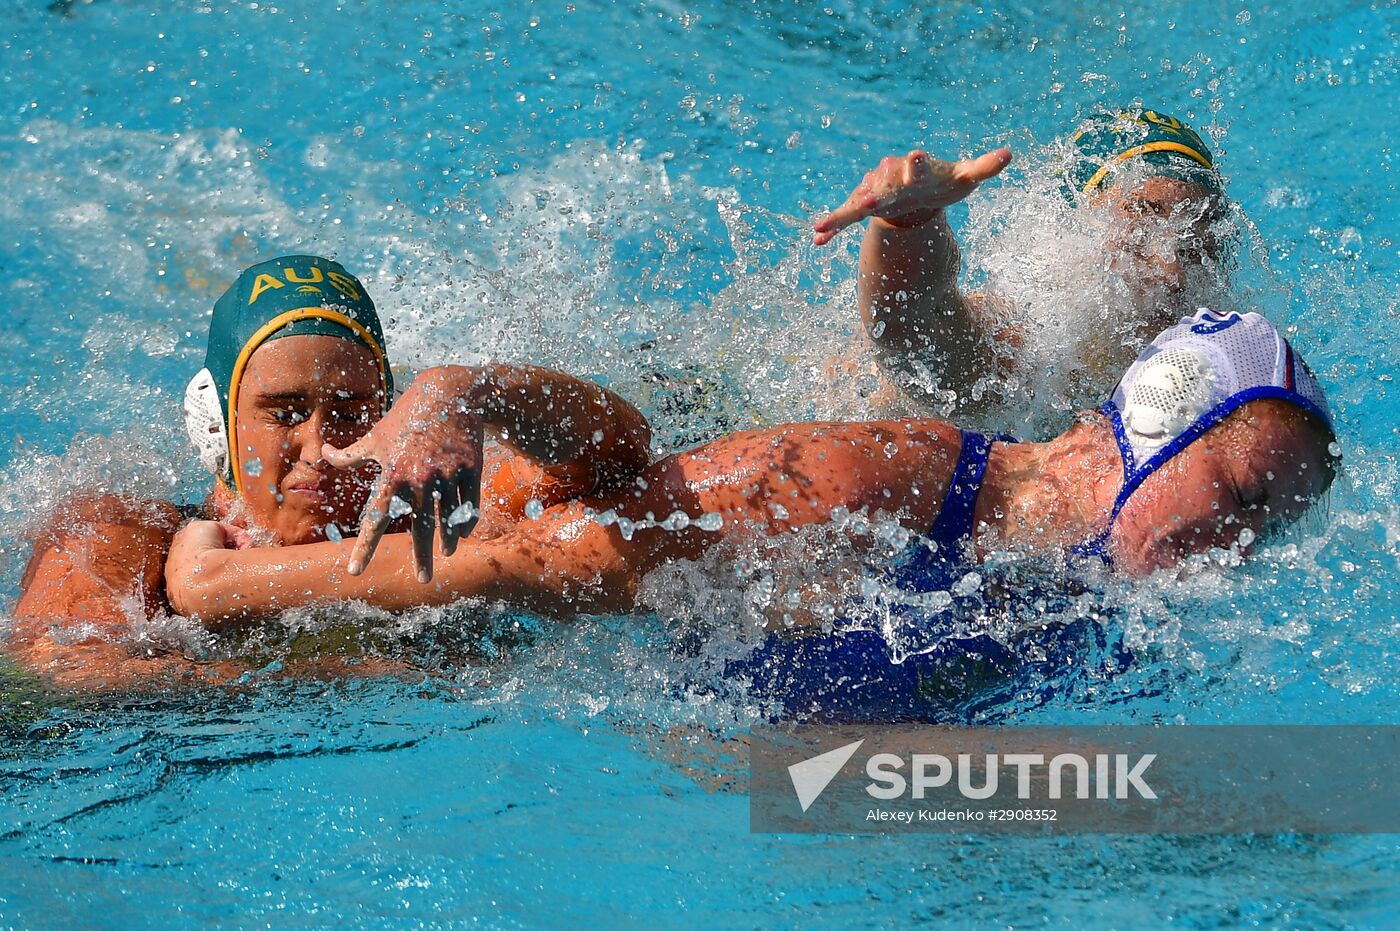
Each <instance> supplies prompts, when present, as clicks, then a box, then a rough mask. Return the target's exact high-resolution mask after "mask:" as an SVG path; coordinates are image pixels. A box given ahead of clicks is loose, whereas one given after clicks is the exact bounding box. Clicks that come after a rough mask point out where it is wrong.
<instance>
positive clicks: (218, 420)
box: [185, 368, 228, 478]
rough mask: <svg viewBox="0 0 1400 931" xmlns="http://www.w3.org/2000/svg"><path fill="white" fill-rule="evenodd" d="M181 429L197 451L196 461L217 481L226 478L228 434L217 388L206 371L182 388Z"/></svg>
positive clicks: (200, 372)
mask: <svg viewBox="0 0 1400 931" xmlns="http://www.w3.org/2000/svg"><path fill="white" fill-rule="evenodd" d="M185 430H186V431H187V432H188V433H189V436H190V442H192V443H194V447H195V449H197V450H199V461H200V462H201V463H202V464H203V465H204V467H205V468H206V469H208V470H209V471H210V472H213V473H214V474H215V475H216V476H219V477H221V478H228V431H227V430H226V429H225V427H224V413H223V410H222V407H221V405H220V404H219V389H218V388H217V387H216V386H215V384H214V376H213V374H212V373H210V371H209V370H208V369H207V368H204V369H200V370H199V374H198V375H196V376H195V377H194V378H191V379H190V383H189V385H187V386H186V387H185Z"/></svg>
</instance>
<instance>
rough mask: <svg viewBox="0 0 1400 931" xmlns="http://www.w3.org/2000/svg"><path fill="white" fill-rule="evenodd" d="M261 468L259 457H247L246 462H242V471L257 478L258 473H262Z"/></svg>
mask: <svg viewBox="0 0 1400 931" xmlns="http://www.w3.org/2000/svg"><path fill="white" fill-rule="evenodd" d="M262 470H263V465H262V460H261V459H256V458H254V459H249V460H248V461H247V462H245V463H243V471H244V472H247V473H248V474H249V475H251V476H253V478H257V477H258V476H259V475H262Z"/></svg>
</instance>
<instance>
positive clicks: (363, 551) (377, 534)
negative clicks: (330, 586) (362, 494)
mask: <svg viewBox="0 0 1400 931" xmlns="http://www.w3.org/2000/svg"><path fill="white" fill-rule="evenodd" d="M392 498H393V495H392V494H391V493H390V492H389V490H388V489H387V488H381V489H380V492H379V494H378V495H377V496H375V497H374V498H372V499H371V503H370V504H368V505H366V507H365V511H364V513H363V514H362V515H360V532H359V535H358V536H356V537H355V547H354V549H352V550H351V551H350V563H349V565H348V566H347V569H348V570H349V572H350V574H351V575H359V574H360V573H361V572H364V571H365V567H366V566H368V565H369V561H370V560H371V559H373V558H374V551H375V548H376V547H378V546H379V541H380V540H381V539H382V538H383V536H384V531H386V530H388V529H389V524H390V521H391V518H390V517H389V501H390V499H392Z"/></svg>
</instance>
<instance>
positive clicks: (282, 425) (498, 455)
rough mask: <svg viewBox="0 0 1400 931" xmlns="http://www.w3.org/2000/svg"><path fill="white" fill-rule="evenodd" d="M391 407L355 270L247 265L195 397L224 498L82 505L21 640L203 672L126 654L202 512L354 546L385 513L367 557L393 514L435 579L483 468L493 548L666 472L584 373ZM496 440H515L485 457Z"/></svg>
mask: <svg viewBox="0 0 1400 931" xmlns="http://www.w3.org/2000/svg"><path fill="white" fill-rule="evenodd" d="M392 399H393V376H392V374H391V371H390V367H389V357H388V354H387V351H386V347H385V344H384V335H383V331H382V329H381V327H380V322H379V316H378V314H377V312H376V311H375V307H374V303H373V302H372V301H371V300H370V297H369V295H368V294H367V292H366V291H365V289H364V286H363V285H362V284H361V283H360V282H359V281H358V280H357V279H356V278H355V277H354V276H353V275H351V274H350V273H349V272H348V271H346V270H345V269H344V268H343V267H342V266H341V265H339V264H338V263H336V262H333V261H329V260H327V259H324V258H319V257H316V256H306V255H294V256H285V257H282V258H277V259H273V260H271V261H268V262H263V263H261V264H258V265H255V266H253V267H251V268H249V269H247V270H246V271H244V272H243V274H242V275H240V276H239V278H238V279H237V281H235V282H234V284H233V285H232V286H231V287H230V288H229V289H228V290H227V292H225V293H224V295H223V296H222V297H221V298H220V299H219V300H218V302H217V303H216V304H215V306H214V313H213V316H212V318H211V319H210V324H209V340H208V349H207V352H206V355H205V365H204V368H203V370H201V371H200V372H199V373H198V374H197V375H196V376H195V377H194V379H193V380H192V381H191V382H190V384H189V388H188V390H187V393H186V400H185V409H186V420H187V426H188V428H189V433H190V437H191V439H192V440H193V441H194V443H195V446H196V448H197V449H198V451H199V456H200V460H201V462H202V463H203V464H204V465H205V467H206V468H208V469H209V470H210V471H211V472H212V473H213V475H214V486H213V489H212V490H211V492H210V494H209V496H208V498H207V499H206V500H205V502H204V503H203V505H202V506H199V507H194V508H189V509H185V510H184V512H183V513H182V510H181V509H178V508H176V507H175V506H173V505H171V504H169V503H166V502H159V501H133V500H129V499H125V498H120V497H116V496H100V497H89V498H84V499H80V500H78V501H76V502H73V503H70V504H69V505H68V506H67V507H65V508H64V509H63V510H62V512H61V513H60V514H59V515H57V517H56V518H55V519H54V520H53V521H52V523H51V524H50V526H48V527H47V528H46V529H45V530H44V531H43V532H42V533H41V534H40V535H39V538H38V539H37V540H36V543H35V548H34V553H33V556H32V557H31V559H30V563H29V566H28V568H27V570H26V571H25V574H24V577H23V580H22V582H21V588H20V597H19V601H18V604H17V605H16V607H15V611H14V614H15V618H16V626H15V629H14V631H13V633H12V635H11V637H10V639H9V642H8V644H7V648H8V649H9V650H10V652H11V653H12V654H15V655H18V656H19V657H21V658H22V659H23V660H24V661H25V662H26V664H27V665H28V666H30V667H31V668H33V669H36V670H40V671H46V672H49V673H51V674H52V675H53V677H54V678H55V679H56V680H58V681H60V682H70V683H77V682H82V683H85V684H89V685H91V684H94V683H100V682H102V681H104V680H109V681H119V680H128V679H131V678H133V677H143V676H152V675H159V674H163V673H165V672H170V671H176V670H178V671H180V672H182V673H188V672H190V671H192V668H191V667H189V665H188V664H184V663H181V662H179V661H178V660H176V659H172V658H169V657H164V656H161V655H159V654H158V651H154V649H152V650H151V651H143V650H138V651H137V652H145V654H146V655H142V656H133V655H132V650H131V649H130V648H129V647H128V646H127V645H126V644H124V643H123V638H124V637H126V635H127V633H128V631H129V630H130V628H131V625H132V622H133V621H135V620H142V619H146V618H149V617H152V616H155V615H157V614H159V613H161V612H163V611H167V610H168V605H167V604H166V600H165V590H166V585H165V579H164V571H163V570H164V566H165V561H166V557H167V554H168V551H169V549H170V543H171V539H172V537H173V536H174V534H175V531H176V530H177V529H178V527H179V526H180V524H181V523H182V521H183V520H184V519H185V518H187V517H189V516H192V515H193V516H199V517H204V518H210V519H212V520H214V521H218V523H216V524H206V525H205V526H213V527H219V528H222V530H221V532H222V533H224V534H226V535H227V537H226V538H221V540H226V542H228V543H229V544H230V545H238V546H248V547H254V546H255V547H280V546H299V545H304V544H310V543H316V542H318V541H324V540H328V539H341V538H343V537H352V536H355V535H356V534H357V532H358V530H359V525H360V520H361V514H362V512H363V513H367V514H368V518H369V522H370V523H369V524H368V526H367V527H366V532H365V533H363V534H361V535H359V536H358V537H357V538H356V539H355V540H353V541H351V542H352V543H353V544H354V545H356V546H358V550H357V551H356V552H357V554H358V557H357V558H359V559H361V560H363V559H367V558H368V556H369V553H370V552H371V551H372V549H373V545H374V543H375V542H376V541H377V540H378V538H379V536H380V535H382V534H383V533H384V532H385V531H386V530H387V529H389V528H390V524H391V522H393V523H394V524H395V527H396V529H409V530H410V531H411V532H410V535H411V536H413V537H414V538H415V539H417V541H418V552H419V554H420V562H419V563H418V564H417V568H416V572H417V573H419V574H421V575H422V577H423V578H425V579H426V577H427V575H428V573H429V572H430V571H431V562H430V559H431V553H432V541H433V536H434V533H435V532H437V533H438V535H439V539H440V545H441V546H442V548H443V550H444V551H445V552H451V551H452V549H453V547H454V546H455V545H456V541H457V539H458V538H459V537H460V536H461V535H463V534H465V533H467V532H471V531H472V530H473V525H474V524H475V522H476V507H475V505H476V504H477V500H478V495H479V494H480V488H481V480H482V477H483V474H484V476H485V481H486V488H487V492H486V496H487V499H488V507H487V514H486V522H485V524H484V526H482V527H480V528H477V531H478V532H480V533H482V534H483V535H486V536H489V535H491V534H493V533H496V532H499V530H500V528H501V527H502V526H503V525H504V524H505V523H508V522H509V521H510V520H511V519H518V518H519V517H521V516H522V511H523V508H524V503H525V502H526V501H527V500H529V499H531V498H538V499H541V500H544V501H553V500H555V499H556V498H558V497H560V496H572V495H577V494H582V493H587V492H596V491H599V490H602V489H605V488H608V487H611V485H612V484H614V483H616V481H618V480H619V479H620V477H625V476H630V475H632V474H634V473H635V472H637V471H638V470H640V469H641V468H642V467H643V466H645V465H646V463H647V444H648V442H649V439H650V433H649V429H648V427H647V424H646V421H645V419H644V418H643V417H642V416H641V415H640V414H639V413H637V412H636V410H635V409H633V408H632V407H631V406H630V405H629V404H627V403H626V402H625V401H623V400H621V399H620V398H618V397H616V396H614V395H612V394H610V393H609V392H607V391H605V390H603V389H601V388H599V387H597V386H595V385H592V384H589V383H586V382H582V381H579V380H578V379H575V378H572V377H569V376H567V375H562V374H559V373H554V372H548V371H545V370H543V369H536V368H530V367H515V366H488V367H484V368H463V367H459V366H447V367H440V368H433V369H429V370H427V371H425V372H423V373H422V374H420V375H419V376H418V377H417V378H416V379H415V380H414V381H413V383H412V385H411V386H410V387H409V388H408V390H407V391H406V392H405V393H404V395H403V396H402V397H401V398H399V399H398V400H397V401H395V402H393V403H392V406H391V400H392ZM376 425H377V429H376V430H375V431H374V435H373V437H372V438H369V439H366V434H367V433H368V432H369V431H370V429H371V427H375V426H376ZM483 431H487V432H489V433H491V434H493V435H495V436H497V438H498V439H500V440H501V441H502V444H503V445H498V446H495V447H492V450H493V454H492V456H491V458H490V460H489V461H485V462H484V461H483V449H482V434H483ZM328 447H329V448H328ZM342 448H344V449H345V451H343V452H342V451H340V449H342ZM376 461H377V462H378V463H379V464H380V466H381V469H380V470H378V474H377V475H376V470H375V469H374V467H373V463H374V462H376ZM376 482H377V485H376ZM376 488H377V490H376ZM399 512H411V513H412V517H411V518H410V517H408V516H400V515H399ZM396 518H397V519H396ZM307 593H308V595H312V596H314V597H316V598H333V597H336V588H335V586H334V584H333V583H332V582H330V581H328V580H326V579H325V578H323V579H321V580H320V581H319V582H317V583H316V584H315V585H313V586H312V587H311V588H310V589H308V590H307ZM128 639H129V638H128ZM201 668H204V669H205V671H208V672H210V673H211V674H213V675H216V676H221V675H223V674H225V673H227V672H228V671H229V669H228V668H226V667H201Z"/></svg>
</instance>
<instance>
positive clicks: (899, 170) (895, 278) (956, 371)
mask: <svg viewBox="0 0 1400 931" xmlns="http://www.w3.org/2000/svg"><path fill="white" fill-rule="evenodd" d="M1010 161H1011V150H1010V149H995V150H993V151H991V152H988V153H986V154H985V155H983V156H981V157H980V158H976V159H964V160H963V161H959V162H945V161H941V160H939V159H935V158H933V157H932V156H930V155H929V154H928V153H927V152H923V151H914V152H910V153H909V154H908V155H906V156H904V157H903V158H896V157H894V156H890V157H888V158H886V159H884V160H883V161H881V162H880V164H879V166H877V167H876V168H875V170H874V171H871V172H870V173H869V174H867V175H866V176H865V178H864V179H863V180H862V181H861V183H860V184H859V185H857V187H856V189H855V190H854V191H852V192H851V195H850V197H848V198H847V199H846V202H845V203H844V204H842V205H841V206H840V207H838V208H837V209H836V210H834V211H832V212H831V213H829V214H827V215H826V216H825V217H822V218H821V219H820V220H818V221H817V223H816V225H815V227H814V236H813V241H814V242H815V243H816V244H817V245H823V244H825V243H827V242H830V241H831V240H832V239H833V238H834V237H835V236H836V235H837V233H839V232H840V231H841V230H843V229H845V228H846V227H847V226H850V225H852V224H855V223H859V222H860V221H861V220H865V219H869V221H870V224H869V227H868V229H867V230H866V234H865V240H864V242H863V243H862V245H861V251H860V270H859V279H858V289H859V296H860V310H861V316H862V318H863V320H864V322H865V329H866V333H867V334H868V335H869V336H870V339H871V341H872V342H873V343H874V344H875V347H876V349H877V351H878V352H879V354H880V359H881V362H882V363H883V364H884V365H886V366H887V367H889V368H892V369H894V370H896V371H899V372H901V373H907V372H909V371H910V370H911V369H912V366H913V363H915V362H925V363H932V364H933V365H935V366H936V367H937V369H938V373H939V375H940V377H941V379H942V384H943V387H945V388H949V389H952V390H954V391H956V392H957V393H958V394H959V396H963V395H965V394H966V393H967V390H968V389H969V388H971V387H972V385H974V384H975V383H976V382H977V380H978V379H979V378H980V377H982V376H983V375H985V374H987V372H988V360H989V359H990V358H991V357H992V355H991V354H990V353H988V352H987V347H988V346H989V345H990V344H991V342H992V340H993V337H994V336H995V335H996V334H995V333H993V332H990V329H989V327H990V321H988V320H987V317H986V314H985V313H984V306H983V300H982V299H981V298H980V296H972V297H968V296H965V295H963V294H962V293H961V292H960V291H959V289H958V276H959V273H960V271H961V262H962V257H961V254H960V253H959V251H958V245H957V242H956V241H955V240H954V239H953V234H952V230H951V229H950V228H949V226H948V220H947V217H946V215H945V212H944V211H945V209H946V208H947V207H949V206H951V205H953V204H955V203H957V202H959V201H961V200H963V199H964V198H966V197H967V196H968V195H969V194H971V193H972V192H973V191H974V190H976V188H977V186H978V185H979V184H981V183H982V182H983V181H986V180H987V179H989V178H992V177H995V176H996V175H997V174H999V173H1000V172H1001V170H1002V169H1003V168H1005V167H1006V166H1007V164H1008V163H1010Z"/></svg>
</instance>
